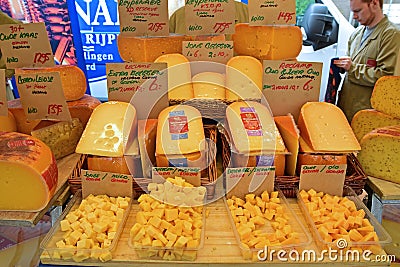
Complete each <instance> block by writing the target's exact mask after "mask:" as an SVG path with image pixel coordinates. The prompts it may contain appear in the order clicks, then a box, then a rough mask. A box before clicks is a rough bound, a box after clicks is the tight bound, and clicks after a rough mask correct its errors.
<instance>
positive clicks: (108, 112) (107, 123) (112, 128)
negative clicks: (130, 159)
mask: <svg viewBox="0 0 400 267" xmlns="http://www.w3.org/2000/svg"><path fill="white" fill-rule="evenodd" d="M136 131H137V118H136V109H135V107H134V106H132V105H131V104H130V103H126V102H120V101H109V102H104V103H102V104H100V105H99V106H97V107H96V108H95V109H94V111H93V113H92V116H91V117H90V119H89V121H88V123H87V125H86V127H85V129H84V131H83V134H82V137H81V138H80V140H79V142H78V145H77V146H76V150H75V152H77V153H81V154H88V155H96V156H105V157H122V156H124V155H125V153H126V151H127V148H128V147H130V145H131V144H132V142H133V141H134V139H135V138H136V137H137V133H136Z"/></svg>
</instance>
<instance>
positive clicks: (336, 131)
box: [298, 102, 361, 152]
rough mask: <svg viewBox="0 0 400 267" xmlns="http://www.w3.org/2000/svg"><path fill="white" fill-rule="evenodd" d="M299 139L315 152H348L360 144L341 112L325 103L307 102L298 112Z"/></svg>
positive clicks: (358, 147) (357, 148)
mask: <svg viewBox="0 0 400 267" xmlns="http://www.w3.org/2000/svg"><path fill="white" fill-rule="evenodd" d="M298 127H299V130H300V135H301V137H302V138H303V139H304V140H305V141H306V142H307V143H308V144H309V145H310V146H311V148H312V149H313V150H315V151H317V152H350V151H357V150H360V149H361V147H360V144H359V143H358V141H357V138H356V137H355V135H354V133H353V130H352V129H351V127H350V124H349V123H348V121H347V119H346V116H345V115H344V113H343V111H342V110H341V109H340V108H338V107H337V106H335V105H333V104H331V103H327V102H307V103H305V104H304V105H303V106H302V107H301V110H300V115H299V120H298Z"/></svg>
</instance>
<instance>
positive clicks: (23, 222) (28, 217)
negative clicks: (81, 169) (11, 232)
mask: <svg viewBox="0 0 400 267" xmlns="http://www.w3.org/2000/svg"><path fill="white" fill-rule="evenodd" d="M80 158H81V154H76V153H74V154H71V155H68V156H66V157H64V158H62V159H59V160H58V161H57V167H58V184H57V188H56V191H55V193H54V196H53V197H52V198H51V200H50V201H49V203H48V204H47V206H46V207H45V208H44V209H43V210H41V211H38V212H24V211H0V224H1V225H11V226H34V225H35V224H37V223H38V222H39V220H40V219H41V218H42V217H43V215H44V214H45V213H46V212H47V211H48V210H49V208H50V207H52V206H53V205H54V204H55V203H56V200H57V199H58V197H59V196H60V195H61V194H62V193H63V192H65V189H66V188H67V186H68V183H67V181H68V178H69V177H70V176H71V175H72V173H73V171H74V170H75V168H76V166H77V164H78V162H79V161H80Z"/></svg>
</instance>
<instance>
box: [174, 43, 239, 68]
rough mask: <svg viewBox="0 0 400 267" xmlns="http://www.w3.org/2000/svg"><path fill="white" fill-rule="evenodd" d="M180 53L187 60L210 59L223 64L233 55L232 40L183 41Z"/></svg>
mask: <svg viewBox="0 0 400 267" xmlns="http://www.w3.org/2000/svg"><path fill="white" fill-rule="evenodd" d="M182 54H183V55H184V56H186V57H187V58H188V59H189V61H212V62H218V63H222V64H225V63H226V62H228V60H229V59H230V58H231V57H232V56H233V41H224V42H217V41H184V42H182Z"/></svg>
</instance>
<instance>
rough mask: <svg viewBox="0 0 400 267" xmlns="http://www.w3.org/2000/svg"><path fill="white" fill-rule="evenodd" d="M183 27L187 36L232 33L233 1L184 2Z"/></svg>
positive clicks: (191, 0) (189, 0) (233, 26)
mask: <svg viewBox="0 0 400 267" xmlns="http://www.w3.org/2000/svg"><path fill="white" fill-rule="evenodd" d="M185 25H186V34H187V35H207V34H232V33H234V32H235V3H234V0H223V1H214V0H202V1H198V0H186V3H185Z"/></svg>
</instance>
